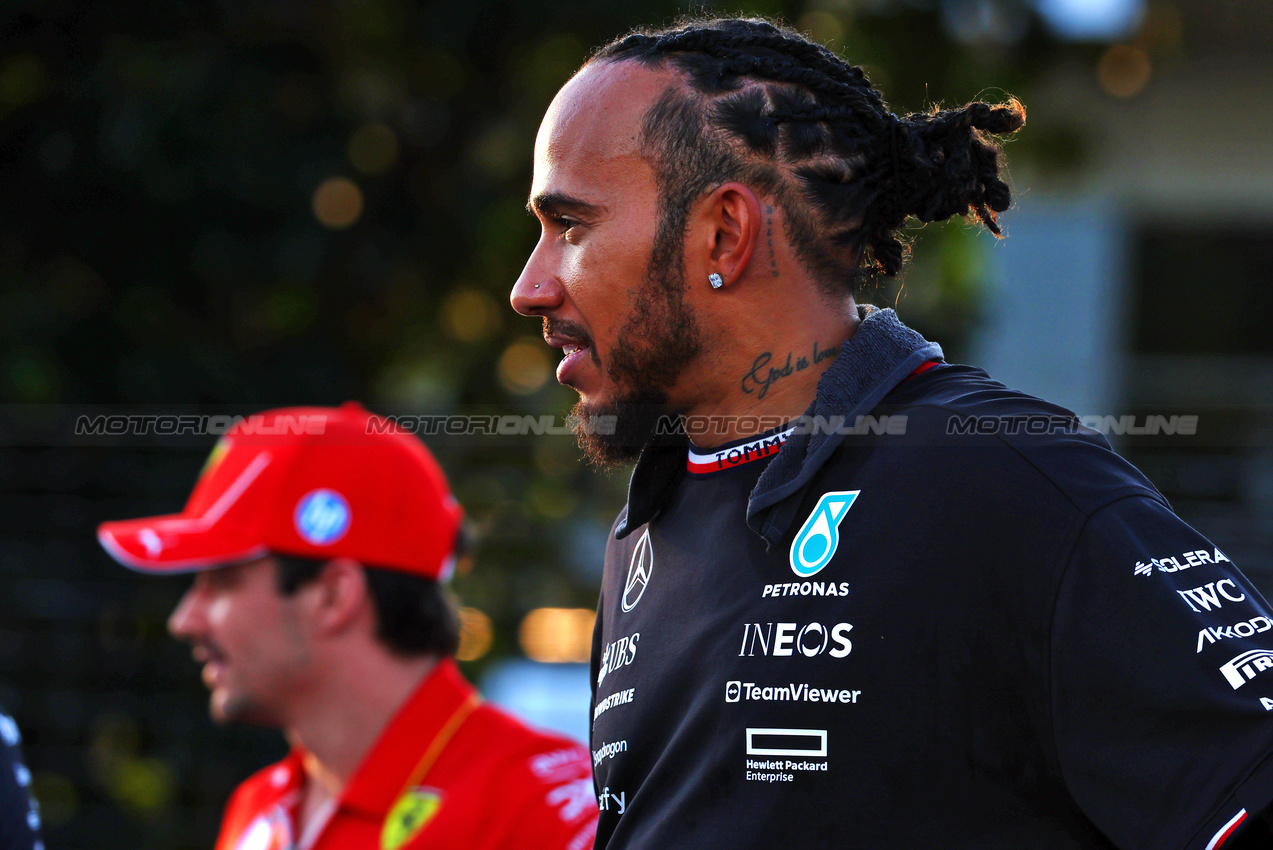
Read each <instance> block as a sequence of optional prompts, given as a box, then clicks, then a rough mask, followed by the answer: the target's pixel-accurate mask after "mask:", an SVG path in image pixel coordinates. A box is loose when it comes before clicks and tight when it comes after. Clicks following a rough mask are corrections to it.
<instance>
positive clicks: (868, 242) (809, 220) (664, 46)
mask: <svg viewBox="0 0 1273 850" xmlns="http://www.w3.org/2000/svg"><path fill="white" fill-rule="evenodd" d="M589 61H590V62H601V61H608V62H618V61H637V62H641V63H642V64H644V65H647V66H649V67H665V66H671V67H673V68H675V69H677V70H679V71H680V72H682V73H684V74H685V76H686V79H687V81H688V83H689V85H688V86H686V87H684V89H678V88H673V89H671V90H669V91H668V92H667V93H665V94H664V96H663V98H662V100H661V101H660V102H658V103H656V104H655V106H654V107H652V108H651V110H650V112H649V113H648V114H647V115H646V118H645V123H644V128H643V138H642V146H643V153H644V154H645V155H646V156H647V158H649V159H650V160H651V162H652V163H653V164H654V166H655V171H656V175H657V178H658V180H659V184H660V192H661V205H662V208H663V214H664V217H665V218H664V221H663V222H662V223H661V226H660V230H661V232H664V233H678V232H683V225H684V222H685V220H686V216H687V215H688V210H689V206H690V204H691V203H693V201H694V200H696V199H697V198H698V197H701V195H702V194H704V193H706V192H708V191H711V190H712V189H713V188H714V187H715V186H718V185H720V184H721V183H724V182H727V181H730V180H741V181H743V182H749V183H750V184H752V185H754V186H755V187H756V188H758V189H759V190H760V191H762V192H765V193H770V194H772V195H773V196H774V197H775V198H776V200H777V201H778V203H779V204H781V205H782V207H783V211H784V212H785V214H786V227H787V235H788V238H789V239H790V240H791V242H792V244H793V246H794V247H795V249H796V252H797V255H798V256H799V257H800V259H801V260H802V261H803V262H804V263H805V265H806V266H807V267H808V269H809V271H810V273H811V274H813V276H814V277H815V279H816V280H818V282H819V283H820V284H821V285H822V286H823V288H824V289H825V290H826V291H828V293H830V294H837V293H843V292H844V291H845V289H846V287H847V288H848V289H849V290H850V291H852V289H853V288H855V287H856V285H857V283H858V281H859V279H860V277H861V276H862V274H863V273H867V274H870V273H875V272H879V273H883V274H885V275H894V274H896V273H897V272H898V271H900V270H901V268H902V263H903V260H904V258H905V249H904V247H903V244H902V242H901V240H900V239H899V238H898V235H897V230H898V229H899V228H900V227H901V225H902V223H903V222H904V221H905V220H906V219H907V218H909V217H911V216H914V217H916V218H918V219H919V220H920V221H925V222H929V221H942V220H945V219H947V218H950V217H952V216H956V215H960V216H967V217H975V218H976V219H977V220H979V221H981V222H982V223H983V224H984V225H985V226H986V227H987V229H989V230H990V231H991V232H992V233H994V234H995V235H996V236H997V235H999V234H1000V228H999V225H998V223H997V221H996V217H995V214H996V213H998V212H1003V211H1004V210H1006V209H1007V208H1008V207H1009V205H1010V204H1011V200H1012V198H1011V193H1010V191H1009V189H1008V186H1007V184H1005V183H1004V182H1003V180H1002V179H1001V178H1000V175H999V170H1000V163H999V147H998V144H997V142H996V141H995V139H994V138H993V136H996V135H1006V134H1010V133H1013V132H1015V131H1016V130H1018V129H1020V128H1021V127H1022V126H1023V125H1024V124H1025V109H1024V107H1022V105H1021V104H1020V103H1019V102H1018V101H1016V100H1015V99H1013V100H1009V101H1008V102H1007V103H1004V104H1000V105H991V104H987V103H982V102H975V103H970V104H968V105H967V106H964V107H962V108H960V109H951V110H943V111H935V112H933V113H931V114H923V113H916V114H911V115H907V116H905V117H903V118H899V117H897V116H895V115H893V114H892V113H891V112H890V111H889V109H888V106H887V105H886V104H885V102H884V99H883V97H882V96H881V94H880V92H879V91H878V90H877V89H876V88H874V87H873V86H872V85H871V82H870V80H868V79H867V77H866V74H865V73H864V72H863V71H862V69H861V68H858V67H856V66H853V65H850V64H848V63H846V62H845V61H843V60H842V59H840V57H838V56H837V55H835V54H834V53H833V52H831V51H830V50H828V49H827V48H825V47H823V46H822V45H820V44H817V43H815V42H812V41H809V40H808V39H806V38H805V37H804V36H803V35H801V34H800V33H797V32H795V31H794V30H791V29H788V28H786V27H782V26H779V25H777V24H774V23H772V22H770V21H767V20H763V19H757V18H745V19H744V18H732V19H717V20H693V21H689V22H685V23H682V24H679V25H677V26H674V27H672V28H669V29H665V30H658V31H640V32H633V33H630V34H629V35H626V36H624V37H622V38H619V39H617V40H616V41H614V42H612V43H611V44H609V45H607V46H605V47H603V48H601V49H600V50H599V51H598V52H597V53H596V54H595V55H594V56H593V58H592V59H590V60H589Z"/></svg>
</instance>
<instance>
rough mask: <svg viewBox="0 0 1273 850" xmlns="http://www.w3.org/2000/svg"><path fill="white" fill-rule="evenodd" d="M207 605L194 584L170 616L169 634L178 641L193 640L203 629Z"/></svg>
mask: <svg viewBox="0 0 1273 850" xmlns="http://www.w3.org/2000/svg"><path fill="white" fill-rule="evenodd" d="M205 607H206V606H205V604H204V601H203V599H202V595H201V594H200V593H199V586H198V584H197V583H196V584H194V585H192V586H191V587H190V589H189V590H187V591H186V593H185V595H184V596H182V597H181V601H180V602H178V603H177V607H176V608H174V609H173V611H172V613H171V614H170V615H169V616H168V632H169V634H171V635H172V636H173V637H175V638H177V639H178V640H192V639H193V638H194V637H195V636H196V635H198V634H199V633H200V631H201V629H202V628H203V625H204V623H205V622H206V619H205V616H204V614H205Z"/></svg>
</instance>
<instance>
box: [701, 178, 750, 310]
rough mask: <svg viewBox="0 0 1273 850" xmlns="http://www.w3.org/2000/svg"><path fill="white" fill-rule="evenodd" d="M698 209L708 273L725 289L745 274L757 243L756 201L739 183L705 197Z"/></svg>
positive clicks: (729, 184) (724, 187) (721, 188)
mask: <svg viewBox="0 0 1273 850" xmlns="http://www.w3.org/2000/svg"><path fill="white" fill-rule="evenodd" d="M702 209H703V213H704V215H705V216H706V217H707V234H706V237H707V242H708V244H707V246H706V247H707V249H708V256H709V257H710V265H711V267H712V268H711V270H712V271H714V272H716V273H717V274H719V275H720V276H721V278H722V279H723V285H724V286H729V285H730V284H732V283H734V282H735V281H737V280H738V279H739V278H741V277H742V276H743V275H744V274H746V272H747V268H748V266H749V265H750V264H751V260H752V256H753V255H754V253H755V251H756V244H757V242H759V241H760V232H761V224H762V216H761V207H760V199H759V198H757V197H756V193H755V192H753V191H752V190H751V188H750V187H748V186H746V185H744V184H742V183H726V184H724V185H723V186H720V187H719V188H717V189H716V191H714V192H712V194H711V195H709V196H708V197H707V199H706V203H705V205H704V206H703V207H702Z"/></svg>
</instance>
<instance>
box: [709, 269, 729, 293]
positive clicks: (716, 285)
mask: <svg viewBox="0 0 1273 850" xmlns="http://www.w3.org/2000/svg"><path fill="white" fill-rule="evenodd" d="M707 282H708V283H710V284H711V285H712V289H720V288H721V287H722V286H724V285H725V279H724V278H723V277H721V276H720V275H719V274H717V273H716V272H712V273H711V274H709V275H708V276H707Z"/></svg>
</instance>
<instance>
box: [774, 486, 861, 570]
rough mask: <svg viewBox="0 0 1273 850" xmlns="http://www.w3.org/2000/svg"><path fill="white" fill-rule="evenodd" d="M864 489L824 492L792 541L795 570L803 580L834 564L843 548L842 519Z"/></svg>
mask: <svg viewBox="0 0 1273 850" xmlns="http://www.w3.org/2000/svg"><path fill="white" fill-rule="evenodd" d="M860 492H862V491H861V490H837V491H834V492H831V493H823V494H822V498H821V499H819V500H818V503H817V504H816V505H814V506H813V511H812V512H811V513H810V514H809V518H808V519H806V520H805V521H804V525H802V526H800V531H799V533H797V534H796V539H795V540H793V541H792V542H791V569H792V570H793V571H794V572H795V574H796V575H798V576H801V577H803V578H808V577H809V576H811V575H813V574H814V573H816V572H817V571H818V570H820V569H822V568H823V567H825V566H826V565H827V564H829V563H831V556H832V555H834V554H835V550H836V548H837V547H838V546H839V545H840V531H839V529H840V520H842V519H844V515H845V514H847V513H848V512H849V508H851V507H852V506H853V502H854V500H856V499H857V497H858V493H860Z"/></svg>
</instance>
